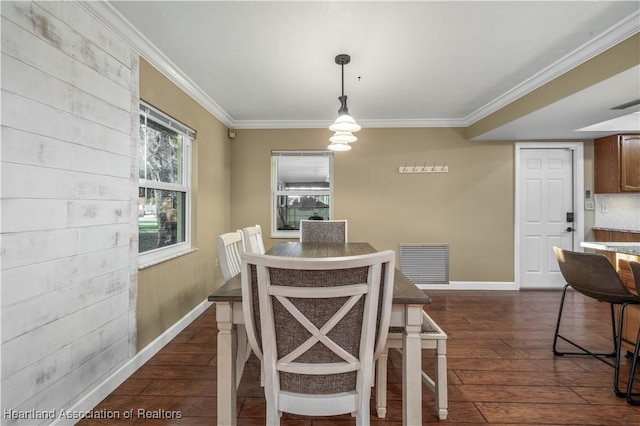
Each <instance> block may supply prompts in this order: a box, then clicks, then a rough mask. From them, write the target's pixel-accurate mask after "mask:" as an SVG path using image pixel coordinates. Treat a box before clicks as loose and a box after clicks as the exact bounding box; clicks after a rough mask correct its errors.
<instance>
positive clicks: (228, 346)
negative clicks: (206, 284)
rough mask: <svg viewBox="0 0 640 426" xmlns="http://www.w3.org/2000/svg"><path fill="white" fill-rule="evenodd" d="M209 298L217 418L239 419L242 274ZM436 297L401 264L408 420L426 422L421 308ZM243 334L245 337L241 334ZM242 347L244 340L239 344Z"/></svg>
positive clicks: (319, 251)
mask: <svg viewBox="0 0 640 426" xmlns="http://www.w3.org/2000/svg"><path fill="white" fill-rule="evenodd" d="M376 251H377V250H376V249H375V248H374V247H373V246H372V245H371V244H369V243H366V242H353V243H300V242H281V243H278V244H276V245H275V246H274V247H272V248H270V249H269V250H268V251H267V252H266V253H265V254H267V255H272V256H287V257H304V258H325V257H344V256H357V255H362V254H369V253H374V252H376ZM208 300H209V301H211V302H214V303H215V305H216V322H217V327H218V336H217V345H218V348H217V410H218V411H217V421H218V425H222V426H232V425H236V420H237V394H236V387H237V384H238V383H239V381H240V380H239V379H240V377H239V375H241V374H242V366H243V365H244V362H245V361H246V356H245V355H244V354H242V353H240V352H241V351H239V350H238V346H239V339H238V326H239V325H240V326H241V327H240V329H241V330H243V327H242V326H243V325H244V317H243V312H242V290H241V278H240V274H238V275H236V276H235V277H233V278H231V279H230V280H228V281H226V282H225V283H224V284H223V285H222V286H221V287H219V288H218V289H217V290H215V291H214V292H213V293H212V294H211V295H210V296H209V297H208ZM430 302H431V299H430V298H429V296H427V295H426V294H425V293H424V292H423V291H422V290H420V289H419V288H418V287H417V286H416V285H415V284H414V283H413V282H411V280H409V279H408V278H407V277H405V276H404V275H403V274H402V273H401V272H400V271H399V270H398V269H397V268H396V270H395V275H394V287H393V301H392V308H391V322H390V326H392V327H402V328H403V330H404V331H403V336H402V341H403V344H402V346H403V347H402V418H403V424H404V425H410V426H412V425H421V424H422V349H421V338H420V331H421V327H422V309H423V306H424V305H427V304H429V303H430ZM240 340H241V339H240ZM240 347H242V345H240Z"/></svg>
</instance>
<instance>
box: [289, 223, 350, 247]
mask: <svg viewBox="0 0 640 426" xmlns="http://www.w3.org/2000/svg"><path fill="white" fill-rule="evenodd" d="M300 242H301V243H346V242H347V221H346V220H301V221H300Z"/></svg>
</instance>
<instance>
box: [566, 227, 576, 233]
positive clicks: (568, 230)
mask: <svg viewBox="0 0 640 426" xmlns="http://www.w3.org/2000/svg"><path fill="white" fill-rule="evenodd" d="M565 231H567V232H573V231H575V230H574V229H573V228H572V227H568V228H567V229H565Z"/></svg>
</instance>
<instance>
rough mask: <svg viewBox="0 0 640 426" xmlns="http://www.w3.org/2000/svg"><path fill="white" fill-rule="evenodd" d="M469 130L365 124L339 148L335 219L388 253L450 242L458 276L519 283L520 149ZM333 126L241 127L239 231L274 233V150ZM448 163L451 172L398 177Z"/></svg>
mask: <svg viewBox="0 0 640 426" xmlns="http://www.w3.org/2000/svg"><path fill="white" fill-rule="evenodd" d="M464 132H465V131H464V129H457V128H405V129H363V130H362V131H360V132H358V138H359V140H358V142H356V143H355V144H354V145H353V149H352V150H351V151H348V152H339V153H336V154H335V157H334V158H335V160H334V178H335V180H334V185H335V186H334V194H335V202H334V213H335V218H339V219H348V220H349V240H350V241H368V242H371V243H372V244H373V246H374V247H376V248H377V249H379V250H383V249H392V250H395V251H398V250H399V247H398V245H399V244H400V243H423V242H424V243H448V244H449V248H450V271H451V272H450V280H451V281H484V282H513V281H514V273H513V269H514V268H513V262H514V259H513V240H514V238H513V214H514V210H513V202H514V185H513V173H514V166H513V163H514V147H513V144H512V143H508V142H469V141H468V140H467V139H465V137H464ZM329 136H331V134H330V132H329V131H328V130H326V129H302V130H301V129H294V130H238V131H236V138H235V139H234V140H233V141H232V142H231V194H232V195H231V228H241V227H243V226H248V225H251V224H255V223H258V224H260V225H261V226H262V227H263V229H264V232H265V245H266V246H267V248H268V247H270V246H272V245H274V244H276V243H277V242H278V241H281V240H275V239H270V238H269V237H270V233H269V230H270V205H271V203H270V175H271V161H270V153H271V150H272V149H324V148H326V146H327V144H328V138H329ZM433 162H436V163H437V164H443V163H446V165H447V166H449V173H442V174H399V173H398V167H399V166H403V165H404V164H407V165H413V164H414V163H418V164H422V163H427V164H432V163H433Z"/></svg>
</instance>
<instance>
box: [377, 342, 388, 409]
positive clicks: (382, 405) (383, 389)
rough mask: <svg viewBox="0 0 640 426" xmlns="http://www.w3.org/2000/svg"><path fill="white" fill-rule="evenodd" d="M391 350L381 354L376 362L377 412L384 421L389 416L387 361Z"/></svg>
mask: <svg viewBox="0 0 640 426" xmlns="http://www.w3.org/2000/svg"><path fill="white" fill-rule="evenodd" d="M388 358H389V349H386V348H385V350H384V351H382V353H380V356H379V357H378V360H377V361H376V370H377V371H376V384H377V385H376V411H377V413H378V417H379V418H381V419H384V418H385V417H386V416H387V361H388Z"/></svg>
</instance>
